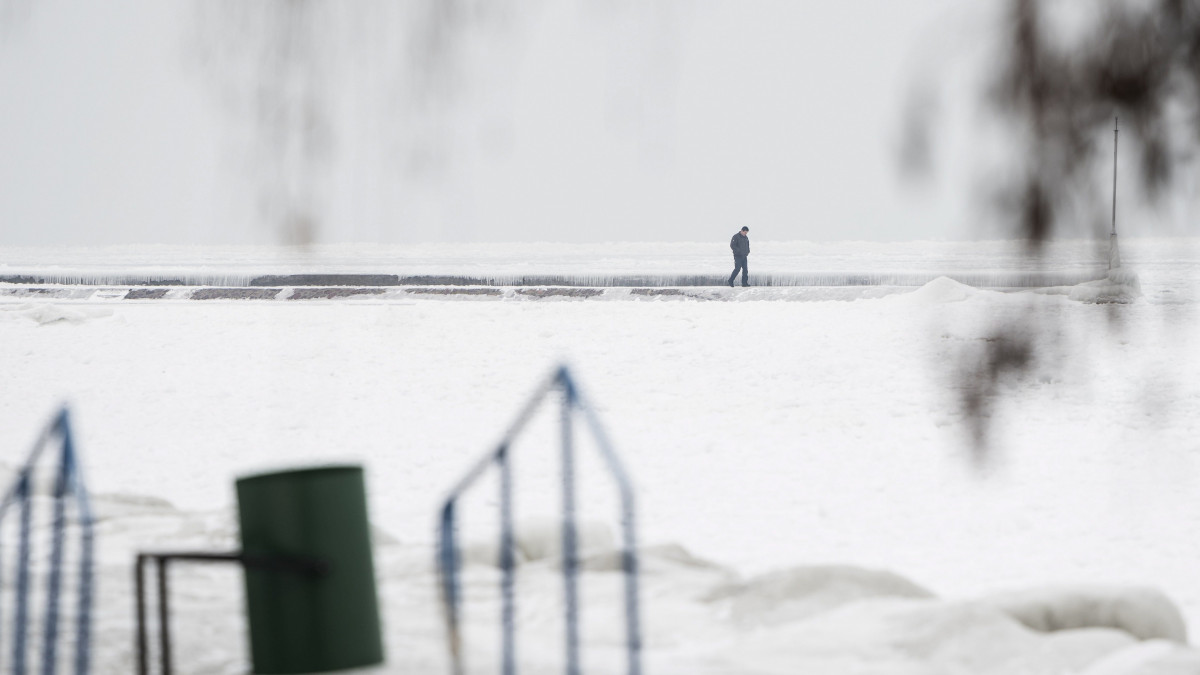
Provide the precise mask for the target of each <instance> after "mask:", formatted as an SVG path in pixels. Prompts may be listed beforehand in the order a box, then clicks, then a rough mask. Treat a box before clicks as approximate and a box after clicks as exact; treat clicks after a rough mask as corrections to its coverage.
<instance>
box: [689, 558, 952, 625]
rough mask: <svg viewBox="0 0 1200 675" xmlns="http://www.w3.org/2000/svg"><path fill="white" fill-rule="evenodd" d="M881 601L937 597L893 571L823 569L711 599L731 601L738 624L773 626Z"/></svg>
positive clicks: (778, 575)
mask: <svg viewBox="0 0 1200 675" xmlns="http://www.w3.org/2000/svg"><path fill="white" fill-rule="evenodd" d="M878 597H900V598H932V597H933V593H931V592H929V591H927V590H925V589H924V588H921V587H920V586H918V585H916V584H914V583H913V582H911V581H909V580H908V579H905V578H904V577H901V576H899V575H897V574H893V573H891V572H886V571H876V570H868V569H862V568H859V567H851V566H846V565H823V566H814V567H794V568H791V569H786V570H780V571H776V572H769V573H767V574H763V575H760V576H758V577H755V578H753V579H750V580H749V581H746V582H741V583H736V584H730V585H728V586H726V587H724V588H719V589H717V590H716V591H715V592H714V593H713V595H712V596H711V599H713V600H723V599H728V600H730V601H731V604H730V612H731V615H732V617H733V619H734V620H735V621H737V622H738V623H740V624H743V625H746V624H754V625H774V624H782V623H789V622H793V621H799V620H802V619H806V618H808V617H810V616H814V615H816V614H821V613H823V612H827V611H829V610H832V609H834V608H836V607H840V606H842V605H845V604H847V603H849V602H854V601H856V600H863V599H865V598H878Z"/></svg>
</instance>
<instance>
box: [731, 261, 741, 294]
mask: <svg viewBox="0 0 1200 675" xmlns="http://www.w3.org/2000/svg"><path fill="white" fill-rule="evenodd" d="M741 267H742V261H741V260H738V257H737V256H736V255H735V256H733V274H730V275H729V287H730V288H733V280H734V279H736V278H737V273H738V270H739V269H741Z"/></svg>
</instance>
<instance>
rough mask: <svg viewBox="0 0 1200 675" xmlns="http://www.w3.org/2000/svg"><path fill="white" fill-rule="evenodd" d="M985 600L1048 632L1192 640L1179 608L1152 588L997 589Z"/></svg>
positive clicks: (1029, 624)
mask: <svg viewBox="0 0 1200 675" xmlns="http://www.w3.org/2000/svg"><path fill="white" fill-rule="evenodd" d="M982 602H983V603H984V604H986V605H988V606H991V607H994V608H996V609H998V610H1000V611H1002V612H1004V613H1005V614H1008V615H1009V616H1011V617H1013V618H1014V619H1016V620H1017V621H1020V622H1021V623H1023V624H1025V625H1026V626H1028V627H1029V628H1032V629H1033V630H1037V631H1042V632H1053V631H1060V630H1070V629H1076V628H1115V629H1119V630H1123V631H1125V632H1126V633H1129V634H1130V635H1132V636H1134V637H1136V638H1138V639H1140V640H1151V639H1164V640H1171V641H1174V642H1178V643H1186V642H1187V626H1186V625H1185V623H1184V620H1183V615H1182V614H1181V613H1180V612H1179V608H1178V607H1176V606H1175V604H1174V603H1173V602H1171V600H1170V599H1169V598H1167V596H1166V595H1164V594H1162V593H1161V592H1159V591H1157V590H1155V589H1152V588H1140V587H1111V588H1110V587H1065V588H1044V589H1031V590H1025V591H1019V592H1012V593H1005V594H1000V595H995V596H992V597H989V598H986V599H984V600H983V601H982Z"/></svg>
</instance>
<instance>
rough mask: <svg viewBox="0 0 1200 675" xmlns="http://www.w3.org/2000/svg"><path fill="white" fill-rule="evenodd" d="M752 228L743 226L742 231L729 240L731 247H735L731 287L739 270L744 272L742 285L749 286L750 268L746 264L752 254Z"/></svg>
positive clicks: (730, 277) (730, 276) (730, 280)
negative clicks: (750, 235) (747, 258)
mask: <svg viewBox="0 0 1200 675" xmlns="http://www.w3.org/2000/svg"><path fill="white" fill-rule="evenodd" d="M749 234H750V228H748V227H743V228H742V230H741V232H738V233H737V234H735V235H733V239H730V240H729V248H731V249H733V274H730V275H729V287H730V288H733V280H734V279H735V278H737V273H738V270H741V272H742V286H749V285H750V283H749V282H748V281H747V279H748V277H749V276H750V268H749V267H747V266H746V257H747V256H749V255H750V237H749V236H748V235H749Z"/></svg>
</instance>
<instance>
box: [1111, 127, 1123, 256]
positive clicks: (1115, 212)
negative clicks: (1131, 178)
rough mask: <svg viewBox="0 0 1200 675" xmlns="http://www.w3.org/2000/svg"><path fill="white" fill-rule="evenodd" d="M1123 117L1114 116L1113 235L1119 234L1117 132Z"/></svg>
mask: <svg viewBox="0 0 1200 675" xmlns="http://www.w3.org/2000/svg"><path fill="white" fill-rule="evenodd" d="M1120 128H1121V118H1120V117H1114V118H1113V209H1112V236H1114V237H1115V236H1117V134H1119V133H1120Z"/></svg>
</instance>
